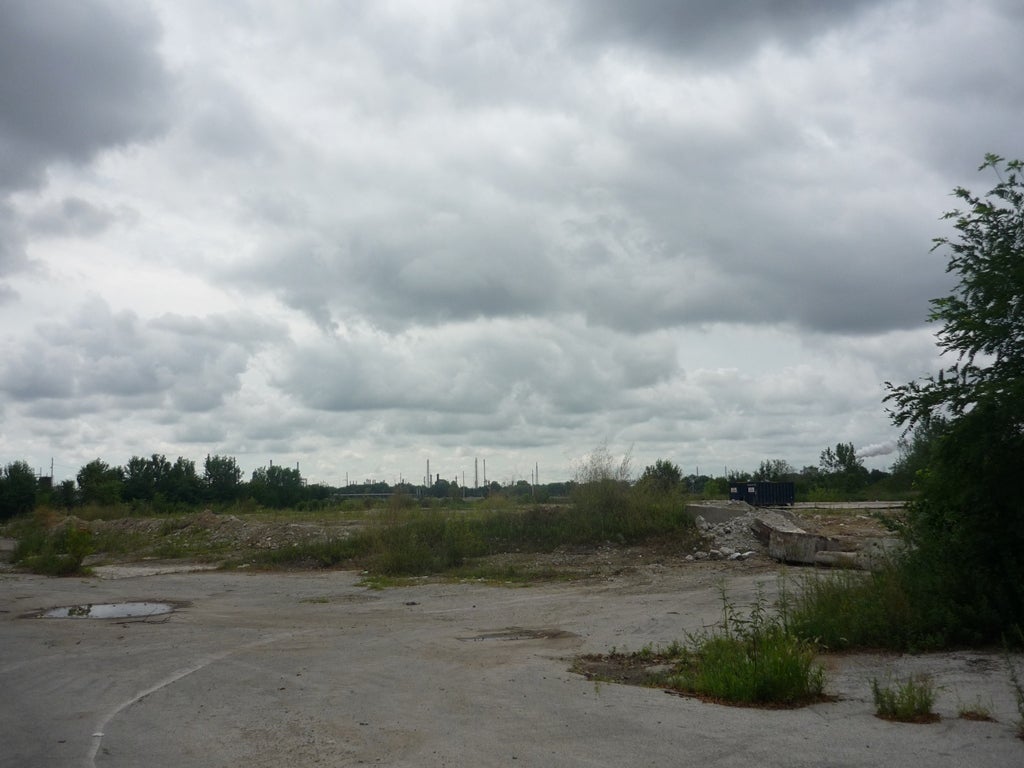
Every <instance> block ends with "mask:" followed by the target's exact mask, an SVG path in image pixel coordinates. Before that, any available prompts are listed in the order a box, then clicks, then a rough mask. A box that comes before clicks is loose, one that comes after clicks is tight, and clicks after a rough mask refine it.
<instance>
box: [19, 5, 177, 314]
mask: <svg viewBox="0 0 1024 768" xmlns="http://www.w3.org/2000/svg"><path fill="white" fill-rule="evenodd" d="M156 38H157V29H156V26H155V24H154V22H153V19H152V18H151V17H150V16H149V13H148V10H147V9H146V8H145V7H144V6H142V5H141V4H133V5H131V6H128V5H124V4H121V5H117V6H114V5H111V4H109V3H106V2H103V1H102V0H81V1H78V0H31V2H29V1H28V0H15V1H14V2H5V3H0V303H3V302H4V301H5V300H10V299H11V298H13V297H14V295H15V294H14V291H13V289H11V288H10V287H9V286H7V285H6V284H4V283H3V282H2V279H3V278H4V277H5V276H8V275H11V274H14V273H16V272H21V271H23V270H24V269H25V267H26V266H27V265H28V263H29V262H28V260H27V258H26V257H25V255H24V252H23V247H24V232H23V231H22V229H21V228H20V227H15V226H13V225H11V224H10V223H9V222H7V221H6V219H7V215H6V203H5V202H4V200H3V198H4V197H5V196H7V195H9V194H10V193H12V192H14V191H17V190H21V189H26V188H31V187H34V186H36V185H38V184H40V183H41V181H42V179H43V175H44V173H45V171H46V169H47V167H48V166H50V165H51V164H52V163H55V162H67V163H73V164H78V163H85V162H88V161H89V160H90V159H92V158H93V157H94V156H95V155H96V154H97V153H98V152H100V151H101V150H103V149H106V148H109V147H112V146H118V145H123V144H126V143H129V142H132V141H136V140H139V139H143V138H147V137H150V136H153V135H154V134H155V133H157V132H158V131H159V130H160V129H161V128H162V127H163V125H164V124H165V118H166V116H167V111H166V109H165V100H166V98H167V95H168V78H167V76H166V74H165V72H164V70H163V66H162V64H161V63H160V60H159V58H158V56H157V54H156V51H155V44H156ZM69 213H70V214H71V219H70V220H69V221H68V222H66V223H65V228H66V229H73V228H74V227H75V225H76V224H77V225H78V226H84V227H85V228H86V229H85V231H84V232H83V234H88V233H90V231H92V232H94V231H95V229H94V228H93V227H95V226H96V224H98V222H96V221H95V220H94V221H93V222H92V223H91V224H90V223H89V222H87V221H86V220H85V218H83V216H86V215H87V212H85V211H83V210H81V209H80V208H79V210H77V211H76V210H71V211H69Z"/></svg>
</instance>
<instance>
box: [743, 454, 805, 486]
mask: <svg viewBox="0 0 1024 768" xmlns="http://www.w3.org/2000/svg"><path fill="white" fill-rule="evenodd" d="M795 474H796V470H795V469H793V465H792V464H790V463H789V462H788V461H786V460H785V459H765V460H764V461H762V462H761V465H760V466H759V467H758V468H757V471H756V472H755V473H754V477H753V479H754V480H767V481H769V482H773V483H775V482H779V481H780V480H787V479H789V478H790V477H792V476H793V475H795Z"/></svg>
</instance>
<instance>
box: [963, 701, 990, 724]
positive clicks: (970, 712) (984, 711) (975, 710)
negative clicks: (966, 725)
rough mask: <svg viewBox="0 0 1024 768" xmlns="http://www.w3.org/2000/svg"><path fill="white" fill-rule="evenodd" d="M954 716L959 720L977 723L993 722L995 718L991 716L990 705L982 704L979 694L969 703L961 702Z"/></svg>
mask: <svg viewBox="0 0 1024 768" xmlns="http://www.w3.org/2000/svg"><path fill="white" fill-rule="evenodd" d="M956 716H957V717H958V718H960V719H961V720H971V721H974V722H977V723H994V722H995V720H996V719H995V718H994V717H992V707H991V706H989V705H987V704H982V702H981V697H980V696H978V697H977V698H975V700H974V702H973V703H971V704H964V703H963V702H961V703H960V706H959V707H957V710H956Z"/></svg>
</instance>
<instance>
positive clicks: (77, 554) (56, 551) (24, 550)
mask: <svg viewBox="0 0 1024 768" xmlns="http://www.w3.org/2000/svg"><path fill="white" fill-rule="evenodd" d="M91 553H92V535H91V534H90V533H89V531H87V530H83V529H81V528H78V527H77V526H75V525H73V524H71V523H70V522H65V523H63V524H62V525H60V526H58V527H57V528H54V529H52V530H50V529H48V528H47V527H46V525H45V523H43V522H42V521H41V520H37V521H34V522H33V524H31V525H30V526H29V527H28V528H27V529H26V530H25V531H24V532H23V534H22V536H21V538H19V540H18V544H17V545H16V546H15V548H14V555H13V558H12V559H13V561H14V562H15V563H17V564H19V565H21V566H23V567H25V568H27V569H28V570H30V571H32V572H33V573H41V574H45V575H48V576H75V575H78V574H81V573H85V572H86V569H84V568H83V567H82V562H83V561H84V560H85V558H86V557H87V556H88V555H89V554H91Z"/></svg>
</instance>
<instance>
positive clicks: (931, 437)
mask: <svg viewBox="0 0 1024 768" xmlns="http://www.w3.org/2000/svg"><path fill="white" fill-rule="evenodd" d="M946 427H947V422H946V420H945V419H944V418H942V417H940V416H936V417H935V418H933V419H931V421H930V422H929V423H928V424H925V423H924V422H919V423H918V424H917V425H915V426H914V427H913V429H912V430H911V431H910V432H908V433H907V434H905V435H903V436H902V437H901V438H900V440H899V443H898V444H897V449H896V450H897V457H896V461H894V462H893V464H892V483H893V487H895V488H901V489H907V490H910V489H911V488H913V487H914V486H915V485H916V484H917V483H918V477H919V476H920V475H921V473H922V472H924V471H925V470H927V469H928V465H929V464H930V463H931V460H932V454H933V452H934V451H935V447H936V445H937V441H938V439H939V437H940V436H941V435H942V434H943V432H945V430H946Z"/></svg>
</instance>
